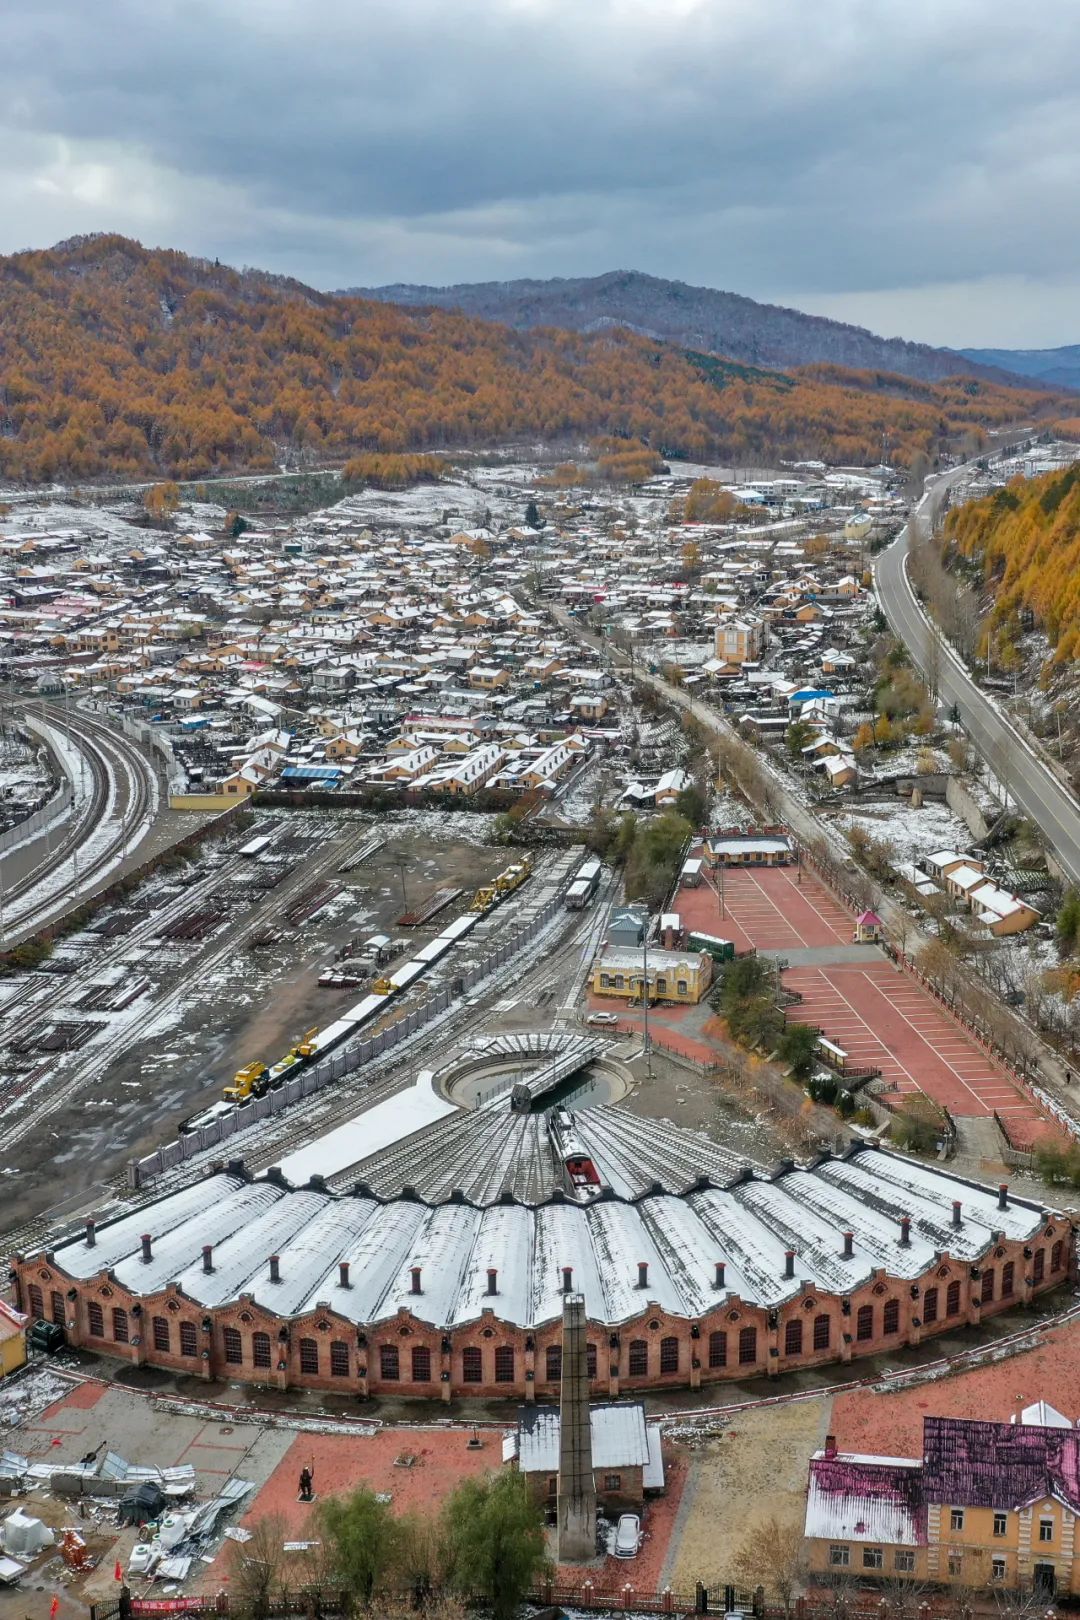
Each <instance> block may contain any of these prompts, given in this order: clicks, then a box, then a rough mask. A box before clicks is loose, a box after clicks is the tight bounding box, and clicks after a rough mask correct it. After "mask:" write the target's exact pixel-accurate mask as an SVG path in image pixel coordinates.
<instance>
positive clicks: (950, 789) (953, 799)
mask: <svg viewBox="0 0 1080 1620" xmlns="http://www.w3.org/2000/svg"><path fill="white" fill-rule="evenodd" d="M945 803H946V804H947V805H948V807H949V809H950V810H951V811H952V813H953V815H954V816H959V817H960V820H961V821H962V822H963V823H964V825H965V827H966V828H967V830H968V832H969V833H970V834H971V836H972V838H975V839H979V840H982V839H983V838H985V837H986V835H987V833H988V832H989V831H990V826H989V823H988V822H987V819H986V817H985V816H984V815H983V813H982V811H981V810H980V809H979V806H978V805H977V804H976V802H975V800H974V799H973V798H972V796H971V794H970V793H969V792H968V790H967V788H966V787H965V786H964V784H963V782H961V781H959V780H958V779H957V778H956V777H955V776H950V777H949V781H948V786H947V787H946V789H945Z"/></svg>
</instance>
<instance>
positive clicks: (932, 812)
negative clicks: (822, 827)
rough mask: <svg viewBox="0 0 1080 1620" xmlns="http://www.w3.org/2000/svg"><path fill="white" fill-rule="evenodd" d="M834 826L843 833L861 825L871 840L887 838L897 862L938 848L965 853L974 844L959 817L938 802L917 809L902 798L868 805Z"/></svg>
mask: <svg viewBox="0 0 1080 1620" xmlns="http://www.w3.org/2000/svg"><path fill="white" fill-rule="evenodd" d="M835 825H836V826H837V827H838V828H839V829H840V830H841V832H845V833H846V832H847V831H848V830H849V829H850V828H851V827H854V826H858V827H861V828H862V829H863V831H864V832H866V833H868V834H869V836H870V837H871V838H878V839H887V840H888V842H889V843H891V844H892V846H893V849H894V851H895V858H896V860H898V861H914V860H917V859H918V858H919V856H920V855H931V854H933V852H934V851H935V850H937V849H957V850H965V849H968V848H969V847H970V845H971V842H972V838H971V834H970V833H969V832H968V830H967V827H966V826H965V825H964V823H963V822H962V821H961V819H960V817H959V816H955V815H953V813H952V811H951V810H950V809H949V807H948V806H947V805H946V804H944V803H942V802H941V801H939V800H936V799H927V800H925V801H924V802H923V805H922V808H921V809H918V810H916V809H914V808H913V807H912V805H911V802H910V800H908V799H901V798H897V799H896V800H895V801H893V802H888V801H886V802H883V803H881V804H874V805H872V806H870V805H868V806H867V807H866V808H865V809H862V810H857V811H852V812H848V813H845V814H843V815H839V816H837V817H836V818H835Z"/></svg>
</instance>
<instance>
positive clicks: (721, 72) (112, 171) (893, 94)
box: [0, 0, 1080, 341]
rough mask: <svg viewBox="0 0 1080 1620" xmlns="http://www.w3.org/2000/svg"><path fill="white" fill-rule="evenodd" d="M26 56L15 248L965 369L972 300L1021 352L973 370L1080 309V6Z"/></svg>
mask: <svg viewBox="0 0 1080 1620" xmlns="http://www.w3.org/2000/svg"><path fill="white" fill-rule="evenodd" d="M5 36H6V37H5V50H4V53H3V58H2V60H0V92H2V96H3V100H2V103H0V106H2V107H3V108H4V109H5V112H4V113H3V114H0V121H2V122H3V123H4V124H5V125H6V128H3V129H0V139H3V142H4V144H3V148H2V150H3V152H4V153H5V154H6V156H4V157H0V219H2V220H3V221H4V223H3V224H2V225H0V236H2V241H0V245H2V246H3V247H5V248H9V249H10V248H13V247H17V246H24V245H28V244H30V243H41V242H44V241H46V240H50V239H52V238H54V237H57V236H60V235H64V234H70V233H72V232H75V231H83V230H91V229H100V228H118V229H123V230H126V231H130V232H132V233H133V234H137V235H140V236H142V237H143V238H144V239H145V240H152V241H160V242H168V243H169V244H170V245H177V246H183V247H188V248H191V249H193V250H196V251H202V252H215V253H219V254H220V255H221V256H222V257H223V258H232V259H241V260H246V261H247V262H251V263H261V264H265V265H267V266H268V267H270V268H274V269H279V270H290V271H293V272H295V273H296V274H299V275H302V276H303V275H306V276H308V277H310V278H311V279H314V280H316V281H318V282H319V283H320V284H322V285H341V284H349V283H357V282H370V281H376V280H398V279H402V280H404V279H410V280H425V281H435V282H441V281H448V280H460V279H480V278H490V277H499V276H510V275H526V274H537V275H545V274H558V273H561V274H581V273H593V272H596V271H599V270H603V269H609V268H614V267H616V266H635V267H640V268H644V269H649V270H652V271H654V272H656V273H658V274H665V275H674V276H678V277H681V278H682V279H685V280H690V281H702V282H706V283H708V284H711V285H719V286H730V287H734V288H736V289H738V290H740V291H745V292H748V293H751V294H753V295H754V296H759V297H789V298H792V299H794V298H796V297H798V298H801V299H802V301H803V302H804V303H805V302H811V303H816V304H817V305H818V306H819V307H823V308H826V307H827V308H828V312H829V313H834V314H836V313H843V312H844V307H845V306H844V300H845V299H847V300H848V301H849V305H850V307H851V308H852V312H853V314H854V316H855V318H860V310H862V309H868V310H870V311H871V312H873V311H874V309H875V308H880V311H881V318H880V319H879V320H877V321H876V322H875V324H879V325H880V324H885V325H888V324H889V321H888V318H887V317H888V311H889V310H890V309H895V310H896V311H897V312H900V311H904V312H905V318H906V317H907V316H910V317H911V318H915V319H916V320H918V319H920V315H919V312H920V309H921V310H922V312H923V316H922V320H923V324H922V326H921V328H919V329H918V330H915V331H913V333H912V335H920V336H921V335H925V336H931V337H935V338H938V339H939V340H940V339H942V338H944V337H945V336H946V335H947V334H946V333H945V332H943V331H937V330H933V331H931V330H929V329H928V327H930V326H934V325H935V324H936V320H937V316H941V317H942V318H944V316H945V311H946V310H947V309H949V308H950V303H949V294H948V289H949V288H953V289H957V288H960V287H966V288H968V289H969V297H968V300H967V305H966V307H967V309H968V311H969V314H970V313H971V312H974V311H978V312H979V318H980V319H982V320H984V321H990V322H992V323H993V324H994V330H993V331H991V330H989V329H986V330H985V331H983V332H982V333H981V334H980V333H976V332H974V331H965V332H960V333H958V334H957V337H956V341H973V340H974V339H975V338H976V337H977V336H979V335H982V336H984V337H985V338H986V339H987V340H989V339H990V338H991V337H995V336H1000V337H1001V339H1002V340H1003V341H1008V340H1009V339H1010V337H1013V336H1014V335H1015V334H1014V333H1013V331H1012V328H1011V327H1010V329H1009V330H1008V331H1006V330H1005V327H1006V326H1008V325H1009V323H1010V322H1015V318H1016V309H1015V304H1016V290H1017V288H1018V287H1022V286H1025V285H1029V284H1036V285H1041V284H1045V287H1046V289H1047V291H1046V296H1045V297H1044V298H1043V300H1042V304H1041V310H1040V311H1039V313H1038V314H1037V315H1036V316H1035V320H1036V321H1037V320H1039V319H1042V320H1046V319H1048V318H1050V315H1051V312H1052V311H1056V310H1057V307H1058V304H1060V305H1061V308H1062V309H1064V308H1065V307H1071V303H1069V299H1070V298H1071V293H1070V292H1067V291H1066V289H1067V288H1069V289H1071V287H1072V278H1073V276H1074V269H1073V267H1074V265H1075V264H1076V262H1077V248H1078V246H1080V242H1078V239H1077V238H1078V234H1080V233H1078V226H1077V221H1076V210H1075V207H1074V206H1073V199H1074V197H1075V194H1076V188H1077V182H1078V180H1080V157H1078V154H1080V140H1078V136H1080V99H1078V97H1077V95H1076V93H1075V92H1074V90H1073V85H1072V78H1073V67H1074V64H1075V62H1076V60H1077V59H1078V47H1080V10H1077V9H1076V8H1073V7H1065V6H1054V7H1049V6H1038V5H1036V6H1035V7H1033V8H1028V11H1027V12H1026V13H1024V14H1019V13H1018V11H1017V8H1016V7H1015V5H1013V4H1011V3H1010V4H1005V3H1004V0H980V3H973V0H934V3H927V0H905V3H904V4H902V5H901V4H897V3H895V0H819V3H818V4H816V5H813V6H811V5H808V4H806V3H805V0H758V3H756V4H754V5H751V4H749V3H747V0H701V3H694V0H574V3H570V0H460V3H448V0H437V3H436V0H396V3H391V0H361V3H355V0H354V3H353V4H339V3H337V0H305V3H300V0H262V3H259V4H256V3H254V0H217V3H209V0H202V3H196V4H185V5H179V4H168V3H166V4H162V5H159V6H156V7H149V6H147V5H146V4H145V0H139V3H138V4H134V3H131V0H94V4H93V5H86V4H83V3H76V0H38V3H37V4H36V5H35V6H33V7H29V6H26V7H22V8H20V9H19V12H18V13H17V14H16V13H14V11H13V10H12V11H11V12H10V13H9V16H8V19H7V22H6V25H5ZM1010 289H1011V290H1010ZM1027 303H1028V305H1030V304H1031V300H1030V299H1029V300H1027ZM834 305H835V306H836V307H833V306H834ZM955 307H956V306H955V301H954V304H953V306H952V308H953V309H955ZM935 312H937V315H935ZM864 318H865V317H864ZM1028 319H1029V328H1030V330H1031V331H1032V333H1033V335H1032V337H1031V339H1030V340H1031V341H1039V336H1038V335H1037V334H1035V333H1034V327H1032V326H1031V318H1030V317H1029V318H1028ZM949 320H950V321H953V322H954V321H955V314H950V315H949ZM1068 335H1070V334H1068V333H1066V332H1064V331H1063V332H1060V333H1059V334H1058V336H1060V337H1061V338H1064V337H1065V336H1068ZM1072 335H1075V333H1073V334H1072ZM1045 336H1046V341H1051V338H1052V334H1051V333H1049V332H1047V333H1046V334H1045Z"/></svg>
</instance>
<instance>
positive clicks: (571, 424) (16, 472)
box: [0, 236, 1061, 482]
mask: <svg viewBox="0 0 1080 1620" xmlns="http://www.w3.org/2000/svg"><path fill="white" fill-rule="evenodd" d="M1055 405H1057V407H1058V408H1059V414H1060V407H1061V402H1060V401H1054V399H1053V396H1051V395H1048V394H1046V393H1038V392H1034V391H1033V392H1030V393H1029V392H1026V391H1024V390H1020V389H1011V388H1005V387H1000V388H999V387H997V386H995V385H994V384H992V383H991V384H987V383H983V382H979V381H975V380H972V379H970V378H968V379H958V380H956V381H955V382H954V381H946V382H944V383H941V384H924V383H914V382H912V381H911V380H910V379H906V378H900V377H890V376H887V375H884V374H879V373H873V374H870V373H854V372H843V371H838V370H836V369H835V368H811V369H808V370H806V371H805V372H803V373H793V374H791V375H784V374H781V373H779V372H764V371H756V370H753V369H752V368H749V367H746V366H741V365H733V364H730V363H728V362H725V361H722V360H717V359H715V358H713V357H711V356H705V355H689V354H686V353H683V352H682V351H680V350H679V349H677V348H673V347H670V346H667V345H664V344H662V343H657V342H654V341H650V340H648V339H645V338H642V337H639V336H636V335H634V334H631V333H629V332H623V331H605V332H602V333H593V334H583V333H572V332H565V331H558V330H554V329H543V328H537V329H534V330H531V331H526V332H515V331H512V330H510V329H509V328H508V327H505V326H501V325H497V324H493V323H489V322H485V321H481V320H478V319H475V318H471V317H467V316H463V315H456V314H453V313H450V312H446V311H435V310H422V309H409V310H405V309H400V308H398V307H396V306H394V305H388V304H380V303H370V302H366V301H364V300H362V299H357V298H349V297H340V296H336V295H334V296H331V295H328V294H323V293H318V292H314V291H312V290H311V289H310V288H307V287H304V286H302V285H301V284H300V283H298V282H291V281H286V280H284V279H282V278H279V277H273V276H266V275H261V274H259V273H257V272H253V271H244V272H237V271H234V270H230V269H227V268H225V267H223V266H220V265H217V264H210V263H209V262H207V261H204V260H197V259H190V258H188V257H186V256H185V255H183V254H180V253H173V252H162V251H149V250H146V249H144V248H142V247H140V246H139V244H138V243H135V242H130V241H127V240H126V239H124V238H123V237H118V236H98V237H88V238H82V239H77V240H75V241H72V242H69V243H66V244H62V245H61V246H59V247H57V248H53V249H51V250H49V251H46V252H30V253H19V254H14V255H12V256H10V257H8V258H2V259H0V477H4V478H6V479H9V480H18V481H25V482H41V481H48V480H52V479H64V480H67V481H72V480H79V479H93V478H101V477H116V478H127V477H133V478H137V477H140V476H147V477H153V476H156V475H159V474H162V475H169V476H174V477H179V478H198V477H204V476H208V475H210V474H212V473H215V472H223V471H224V472H229V471H233V470H237V469H240V468H247V469H252V470H259V469H262V468H271V467H274V466H276V465H277V463H278V462H279V461H280V459H281V454H282V451H283V450H285V449H288V450H290V451H291V452H296V451H303V452H306V453H307V455H308V456H309V458H310V459H311V460H312V461H315V462H339V461H344V460H346V459H347V458H349V457H350V456H351V455H355V454H359V453H364V452H377V453H380V454H384V455H385V454H398V453H401V452H404V451H433V450H445V449H455V448H462V449H465V448H468V447H470V446H480V445H491V444H496V443H507V442H526V443H530V444H535V443H536V442H537V441H538V440H544V441H549V442H550V441H558V440H565V439H572V438H581V437H588V436H591V435H593V434H596V433H606V434H612V435H616V436H618V437H620V438H623V437H631V438H634V439H638V440H642V441H644V442H645V443H646V444H648V445H649V446H651V447H652V448H653V449H654V450H657V451H659V452H660V453H661V454H663V455H668V456H675V457H680V456H686V457H692V458H720V459H723V460H731V461H735V462H740V463H743V464H745V463H747V462H751V463H753V462H757V463H762V462H768V461H769V460H771V459H773V458H777V457H788V458H791V457H814V458H820V459H823V460H828V461H833V462H837V461H844V462H863V463H865V462H873V461H876V460H877V459H878V458H879V456H880V453H881V446H882V440H883V436H887V438H888V442H889V445H890V448H891V453H892V454H893V456H894V457H895V458H896V459H898V460H907V459H910V457H911V456H912V455H914V454H915V453H916V452H917V451H920V450H923V451H926V452H927V453H928V454H930V455H931V456H933V455H935V454H936V453H938V452H939V451H940V450H941V449H943V448H944V447H945V445H946V444H948V443H949V442H951V441H953V440H956V439H959V438H960V437H962V436H963V435H965V434H970V433H971V432H972V431H978V430H981V429H982V428H983V427H988V426H994V425H998V424H1001V423H1005V422H1011V421H1015V420H1016V419H1017V418H1020V417H1023V418H1030V417H1032V416H1035V415H1045V414H1048V413H1050V412H1051V411H1052V410H1053V409H1054V407H1055Z"/></svg>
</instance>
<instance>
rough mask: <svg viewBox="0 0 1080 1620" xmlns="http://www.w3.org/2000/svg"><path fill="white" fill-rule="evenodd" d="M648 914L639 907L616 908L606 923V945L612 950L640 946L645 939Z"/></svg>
mask: <svg viewBox="0 0 1080 1620" xmlns="http://www.w3.org/2000/svg"><path fill="white" fill-rule="evenodd" d="M648 921H649V917H648V913H647V912H646V911H644V910H643V909H642V908H641V907H640V906H618V907H617V908H616V909H615V910H614V911H613V912H612V913H611V918H610V920H609V922H608V931H607V937H608V943H609V944H610V945H611V946H612V948H613V949H618V948H620V947H622V946H627V945H631V946H633V945H640V944H641V942H642V940H643V939H644V938H645V928H646V926H647V924H648Z"/></svg>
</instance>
